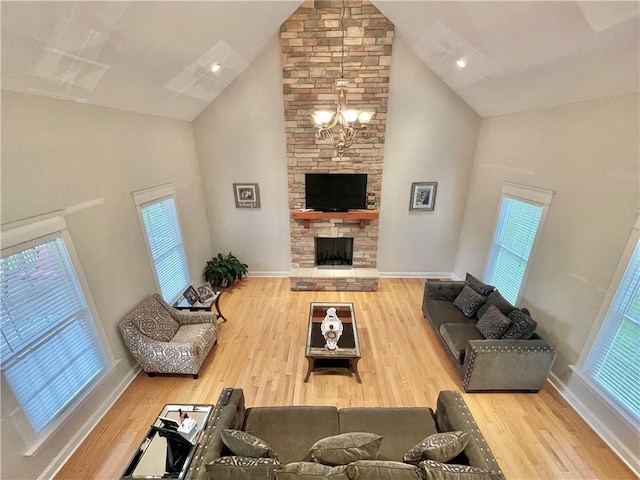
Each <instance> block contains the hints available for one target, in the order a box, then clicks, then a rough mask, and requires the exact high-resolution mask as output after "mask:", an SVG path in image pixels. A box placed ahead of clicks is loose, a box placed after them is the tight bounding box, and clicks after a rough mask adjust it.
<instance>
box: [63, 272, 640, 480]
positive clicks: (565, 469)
mask: <svg viewBox="0 0 640 480" xmlns="http://www.w3.org/2000/svg"><path fill="white" fill-rule="evenodd" d="M423 287H424V280H420V279H382V280H381V281H380V289H379V291H378V292H374V293H371V292H292V291H290V290H289V280H288V279H287V278H248V279H246V280H244V281H243V282H242V284H240V285H237V286H236V287H234V288H233V289H232V291H231V292H225V293H224V294H223V296H222V298H221V300H220V306H221V308H222V311H223V312H224V314H225V316H226V317H227V318H228V319H229V321H228V322H226V323H223V324H221V325H220V330H219V340H218V345H217V346H216V347H214V350H213V351H212V352H211V354H210V355H209V357H208V358H207V360H206V362H205V364H204V366H203V369H202V370H201V371H200V378H199V379H198V380H193V379H192V378H191V377H190V376H184V377H179V376H156V377H154V378H149V377H147V375H145V374H144V373H140V374H139V375H138V377H137V378H136V379H135V380H134V382H133V383H132V384H131V386H130V387H129V388H128V389H127V391H126V392H125V393H124V394H123V395H122V396H121V397H120V399H119V400H118V401H117V403H116V404H115V406H114V407H113V408H112V410H111V411H110V412H109V414H107V415H106V416H105V417H104V418H103V419H102V421H100V422H99V423H98V424H97V425H96V427H95V429H94V430H93V432H92V433H91V434H90V435H89V437H88V438H87V439H86V440H85V442H84V443H83V444H82V445H81V446H80V447H79V448H78V450H77V451H76V452H75V454H74V455H73V457H72V458H71V459H70V460H69V461H68V462H67V464H66V465H65V466H64V467H63V468H62V470H61V471H60V472H59V474H58V475H57V476H56V478H57V479H116V478H119V477H120V474H121V473H122V471H123V470H124V468H125V466H126V465H127V463H128V461H129V459H130V457H131V455H132V454H133V453H134V451H135V449H136V448H137V446H138V444H139V442H140V441H141V440H142V438H143V437H144V435H145V433H146V431H147V428H148V426H149V424H150V423H151V422H152V421H153V420H154V419H155V417H156V415H157V414H158V412H159V411H160V410H161V408H162V407H163V405H164V404H166V403H174V402H175V403H180V402H184V403H215V401H216V399H217V398H218V395H219V393H220V391H221V390H222V388H223V387H227V386H233V387H240V388H243V389H244V393H245V397H246V400H247V405H249V406H258V405H335V406H337V407H345V406H424V405H427V406H431V407H435V401H436V397H437V395H438V392H439V391H440V390H459V391H462V386H461V383H460V381H459V380H458V377H457V376H456V375H455V373H454V370H453V368H452V367H451V365H450V363H449V361H448V360H447V358H446V357H445V354H444V352H443V351H442V348H441V346H440V344H439V343H438V340H437V338H436V337H435V336H434V334H433V332H432V331H431V328H430V327H429V325H428V324H427V322H426V321H425V320H424V318H423V317H422V312H421V302H422V292H423ZM312 301H335V302H353V304H354V307H355V312H356V320H357V323H358V331H359V335H360V346H361V350H362V360H361V361H360V363H359V364H358V369H359V371H360V375H361V377H362V384H359V383H357V382H356V380H355V378H354V377H353V376H351V377H349V376H346V375H329V374H312V375H311V378H310V379H309V382H308V383H303V378H304V374H305V372H306V367H307V362H306V359H305V357H304V345H305V336H306V333H307V319H308V312H309V303H310V302H312ZM463 396H464V398H465V400H466V402H467V404H468V405H469V408H470V410H471V412H472V413H473V415H474V417H475V419H476V421H477V422H478V424H479V426H480V429H481V431H482V432H483V434H484V435H485V437H486V439H487V441H488V443H489V445H490V447H491V449H492V451H493V453H494V455H495V456H496V458H497V460H498V462H499V464H500V466H501V467H502V470H503V471H504V474H505V476H506V477H507V478H508V479H536V480H538V479H595V478H597V479H632V478H636V477H635V476H634V474H633V473H632V472H631V470H629V469H628V468H627V467H626V465H625V464H624V463H623V462H622V461H621V460H620V459H619V458H618V457H617V456H616V455H615V454H614V453H613V452H612V451H611V450H610V449H609V448H608V447H607V446H606V445H605V444H604V442H603V441H602V440H601V439H600V438H599V437H598V436H597V435H596V434H595V433H594V432H593V431H592V430H591V429H590V428H589V427H588V426H587V424H586V423H585V422H584V421H583V420H582V419H581V418H580V417H579V416H578V415H577V414H576V413H575V412H574V411H573V410H572V409H571V408H570V407H569V406H568V404H567V403H566V402H565V401H564V399H562V397H561V396H560V395H559V394H558V393H557V392H556V390H555V389H554V388H553V387H551V386H550V385H548V384H547V385H546V386H545V388H544V389H543V390H542V391H541V392H540V393H538V394H526V393H488V394H483V393H474V394H464V393H463Z"/></svg>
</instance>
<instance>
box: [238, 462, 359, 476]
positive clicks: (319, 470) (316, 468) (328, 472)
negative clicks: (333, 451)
mask: <svg viewBox="0 0 640 480" xmlns="http://www.w3.org/2000/svg"><path fill="white" fill-rule="evenodd" d="M275 474H276V480H297V479H299V478H303V479H304V480H325V479H326V480H349V477H348V476H347V467H346V466H345V465H340V466H337V467H329V466H327V465H322V464H320V463H313V462H293V463H287V464H286V465H285V466H284V467H282V468H280V469H278V470H276V471H275ZM251 478H257V477H251ZM264 478H271V477H264Z"/></svg>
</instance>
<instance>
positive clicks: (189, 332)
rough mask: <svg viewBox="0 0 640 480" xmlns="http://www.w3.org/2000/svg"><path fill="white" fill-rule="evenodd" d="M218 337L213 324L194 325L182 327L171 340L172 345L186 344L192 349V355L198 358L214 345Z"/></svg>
mask: <svg viewBox="0 0 640 480" xmlns="http://www.w3.org/2000/svg"><path fill="white" fill-rule="evenodd" d="M216 335H217V332H216V326H215V325H214V324H213V323H194V324H193V325H182V326H181V327H180V328H179V329H178V331H177V332H176V334H175V335H174V336H173V338H172V339H171V343H185V344H188V345H189V346H190V348H191V354H192V355H194V356H196V357H198V356H200V355H201V354H203V353H204V351H205V349H206V348H208V346H209V345H210V344H211V343H213V341H215V340H213V339H214V338H215V336H216Z"/></svg>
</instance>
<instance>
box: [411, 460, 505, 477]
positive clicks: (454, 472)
mask: <svg viewBox="0 0 640 480" xmlns="http://www.w3.org/2000/svg"><path fill="white" fill-rule="evenodd" d="M419 466H420V468H421V469H422V472H423V473H424V478H426V479H427V480H443V479H452V480H454V479H455V480H500V479H503V478H504V477H503V476H502V475H501V474H499V473H492V472H491V471H490V470H486V469H484V468H480V467H470V466H469V465H454V464H451V463H441V462H434V461H433V460H425V461H424V462H421V463H420V465H419Z"/></svg>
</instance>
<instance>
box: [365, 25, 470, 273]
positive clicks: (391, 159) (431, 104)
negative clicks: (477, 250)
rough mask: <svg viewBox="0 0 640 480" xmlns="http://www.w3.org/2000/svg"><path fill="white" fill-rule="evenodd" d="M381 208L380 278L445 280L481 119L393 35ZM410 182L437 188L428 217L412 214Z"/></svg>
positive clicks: (450, 262)
mask: <svg viewBox="0 0 640 480" xmlns="http://www.w3.org/2000/svg"><path fill="white" fill-rule="evenodd" d="M387 115H388V120H387V136H386V143H385V156H384V165H383V178H382V201H381V206H380V236H379V243H378V270H379V271H380V272H381V274H382V275H398V276H407V275H413V276H417V275H422V276H425V275H427V276H433V275H435V276H440V275H444V276H447V275H450V274H451V272H452V271H453V266H454V262H455V256H456V248H457V243H458V235H459V233H460V227H461V225H462V218H463V213H464V207H465V203H466V197H467V186H468V183H469V178H470V172H471V164H472V161H473V155H474V152H475V147H476V140H477V136H478V127H479V124H480V117H478V115H477V114H476V113H475V112H474V111H473V110H472V109H471V108H469V106H468V105H467V104H466V103H464V102H463V101H462V100H461V99H460V98H459V97H458V96H457V95H456V94H455V93H453V92H452V91H451V90H450V89H449V88H448V87H447V86H446V85H445V84H444V83H443V82H442V81H441V80H440V79H439V78H438V77H437V76H436V75H435V74H434V73H433V72H432V71H431V70H429V68H427V67H426V66H425V65H424V64H423V63H422V62H421V61H420V60H419V59H418V58H417V57H416V56H415V55H414V54H413V53H412V52H411V50H410V47H409V45H408V43H407V41H406V40H405V39H404V38H403V37H402V36H401V35H400V34H397V33H396V37H395V39H394V43H393V55H392V59H391V78H390V87H389V109H388V113H387ZM413 182H438V189H437V195H436V203H435V209H434V211H433V212H423V211H416V210H413V211H409V197H410V193H411V184H412V183H413Z"/></svg>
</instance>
